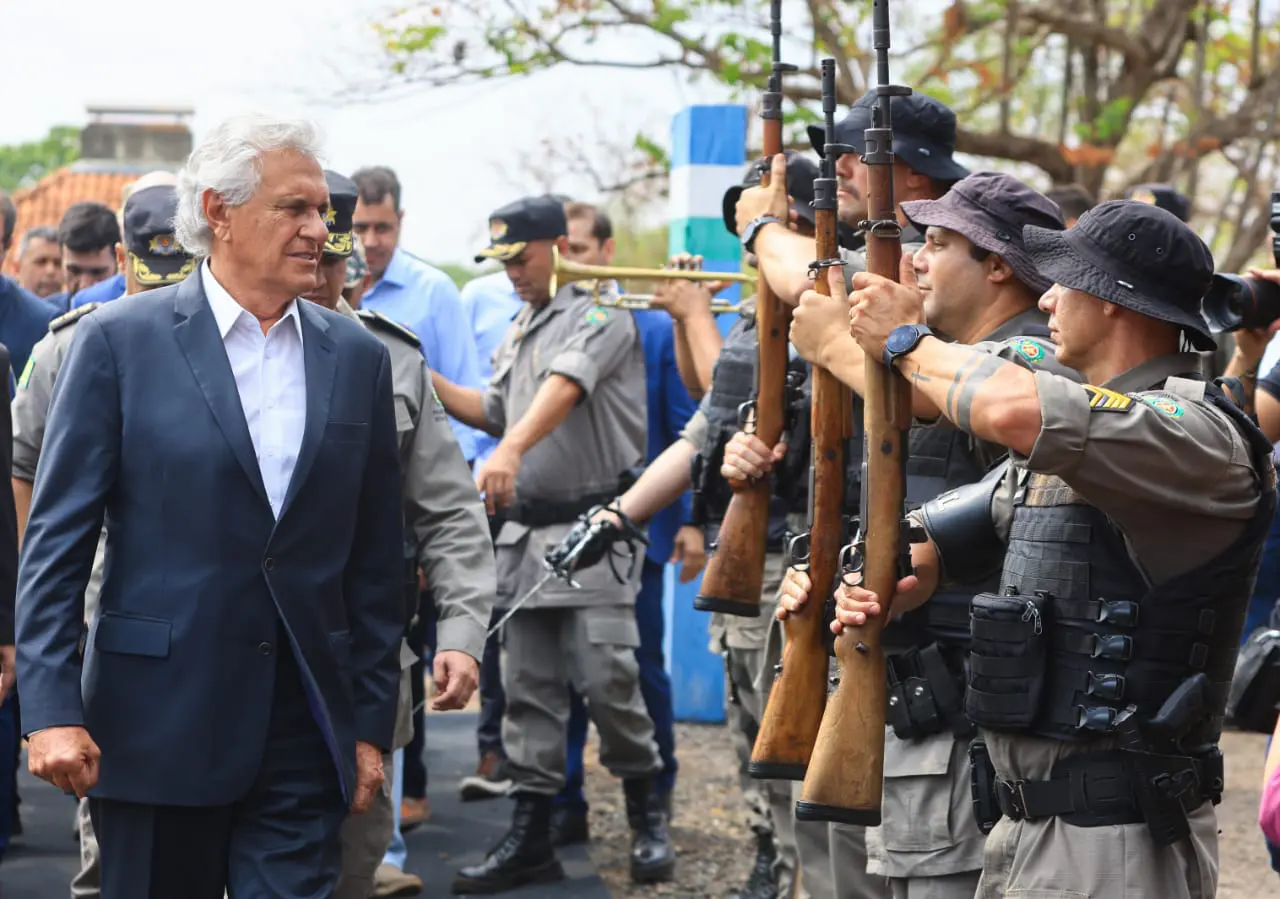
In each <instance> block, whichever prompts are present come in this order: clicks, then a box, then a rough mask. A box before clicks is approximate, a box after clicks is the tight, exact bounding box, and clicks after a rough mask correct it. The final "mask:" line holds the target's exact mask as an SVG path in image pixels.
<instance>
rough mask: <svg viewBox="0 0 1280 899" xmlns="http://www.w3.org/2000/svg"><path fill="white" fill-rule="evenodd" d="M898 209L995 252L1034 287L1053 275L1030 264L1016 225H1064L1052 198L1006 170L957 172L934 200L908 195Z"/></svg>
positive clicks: (922, 224)
mask: <svg viewBox="0 0 1280 899" xmlns="http://www.w3.org/2000/svg"><path fill="white" fill-rule="evenodd" d="M901 205H902V211H903V213H904V214H905V215H906V217H907V218H908V220H910V222H911V224H913V225H915V226H916V227H917V228H919V229H920V230H921V231H923V230H924V229H925V228H928V227H930V226H933V227H935V228H946V229H947V230H948V231H954V232H956V233H957V234H959V235H961V236H962V237H964V238H966V239H967V240H968V241H969V242H970V243H971V244H973V245H974V246H975V247H981V248H982V249H984V250H986V251H987V252H989V253H995V254H996V255H997V256H999V257H1000V258H1002V259H1004V261H1005V262H1007V263H1009V267H1010V268H1012V269H1013V273H1014V274H1015V275H1016V276H1017V278H1018V280H1019V281H1021V282H1022V283H1023V284H1025V285H1027V286H1028V287H1030V288H1031V289H1032V290H1034V291H1035V292H1036V293H1038V294H1039V293H1044V292H1045V291H1046V290H1048V289H1049V287H1050V286H1052V284H1053V281H1052V279H1050V278H1046V277H1045V276H1044V275H1043V274H1041V273H1040V271H1039V270H1038V269H1037V268H1036V264H1035V263H1034V262H1033V261H1032V260H1031V256H1030V255H1028V254H1027V247H1026V244H1025V243H1023V240H1022V229H1023V228H1024V227H1025V226H1027V225H1037V226H1039V227H1041V228H1047V229H1049V230H1051V231H1061V230H1062V229H1063V228H1065V227H1066V224H1065V223H1064V222H1063V221H1062V212H1061V210H1059V209H1058V206H1057V204H1056V203H1054V202H1053V201H1051V200H1050V199H1049V198H1048V197H1046V196H1045V195H1044V194H1042V193H1040V192H1039V191H1037V190H1034V189H1033V188H1031V187H1028V186H1027V185H1026V184H1023V183H1022V182H1021V181H1019V180H1018V179H1017V178H1015V177H1013V176H1012V175H1005V174H1003V173H1000V172H974V173H973V174H972V175H969V176H968V177H967V178H961V179H960V180H959V181H957V182H956V183H955V184H953V185H952V186H951V189H950V190H949V191H947V192H946V193H945V194H943V195H942V196H941V197H940V198H939V199H937V200H908V201H906V202H904V203H902V204H901Z"/></svg>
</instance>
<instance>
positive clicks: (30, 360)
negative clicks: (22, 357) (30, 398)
mask: <svg viewBox="0 0 1280 899" xmlns="http://www.w3.org/2000/svg"><path fill="white" fill-rule="evenodd" d="M35 370H36V357H35V356H28V357H27V364H26V365H24V366H22V377H20V378H19V379H18V386H19V387H21V388H22V389H23V390H26V388H27V385H28V384H30V383H31V373H32V372H33V371H35Z"/></svg>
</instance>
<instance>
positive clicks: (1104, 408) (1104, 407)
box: [1083, 384, 1133, 412]
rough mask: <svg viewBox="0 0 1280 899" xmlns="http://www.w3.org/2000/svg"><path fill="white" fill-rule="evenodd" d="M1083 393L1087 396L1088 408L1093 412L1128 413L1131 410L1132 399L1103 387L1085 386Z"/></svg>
mask: <svg viewBox="0 0 1280 899" xmlns="http://www.w3.org/2000/svg"><path fill="white" fill-rule="evenodd" d="M1083 386H1084V392H1085V393H1087V394H1088V395H1089V408H1090V409H1093V410H1094V411H1095V412H1128V411H1129V410H1130V409H1132V408H1133V397H1131V396H1126V395H1125V394H1123V393H1116V392H1115V391H1114V390H1108V389H1107V388H1105V387H1094V386H1093V385H1092V384H1085V385H1083Z"/></svg>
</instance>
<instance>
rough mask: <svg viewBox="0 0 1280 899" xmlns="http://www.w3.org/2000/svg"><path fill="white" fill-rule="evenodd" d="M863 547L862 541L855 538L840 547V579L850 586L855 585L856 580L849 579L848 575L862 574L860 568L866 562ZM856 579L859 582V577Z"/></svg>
mask: <svg viewBox="0 0 1280 899" xmlns="http://www.w3.org/2000/svg"><path fill="white" fill-rule="evenodd" d="M863 548H864V544H863V542H862V541H861V540H856V541H854V542H853V543H850V544H848V545H847V546H844V547H842V548H841V549H840V580H841V581H842V582H843V583H845V584H847V585H848V586H850V587H854V586H857V582H854V581H851V580H849V576H850V575H854V574H856V575H861V574H862V568H863V565H864V564H865V562H866V556H865V555H864V554H863ZM858 580H859V582H860V581H861V577H859V579H858Z"/></svg>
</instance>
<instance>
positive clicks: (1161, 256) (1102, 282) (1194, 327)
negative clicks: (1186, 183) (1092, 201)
mask: <svg viewBox="0 0 1280 899" xmlns="http://www.w3.org/2000/svg"><path fill="white" fill-rule="evenodd" d="M1022 238H1023V240H1024V241H1025V243H1026V245H1027V252H1028V253H1030V255H1031V258H1032V259H1033V260H1034V261H1035V264H1036V268H1038V269H1039V270H1040V273H1041V274H1042V275H1044V276H1045V277H1047V278H1052V279H1053V281H1054V282H1055V283H1057V284H1061V285H1062V286H1063V287H1069V288H1072V289H1074V290H1080V291H1083V292H1084V293H1088V294H1092V295H1093V296H1096V297H1099V298H1101V299H1104V300H1106V301H1107V302H1108V303H1114V304H1116V305H1117V306H1123V307H1125V308H1126V309H1132V310H1133V311H1134V312H1140V313H1141V314H1143V315H1146V316H1149V317H1150V318H1155V319H1159V320H1161V321H1166V322H1173V323H1174V324H1176V325H1180V326H1181V327H1182V330H1183V332H1184V333H1185V334H1186V335H1187V337H1188V339H1190V341H1191V343H1192V345H1193V346H1194V347H1195V348H1196V349H1197V350H1213V349H1216V348H1217V346H1218V345H1217V343H1216V342H1215V341H1214V339H1213V336H1212V335H1211V334H1210V333H1209V326H1208V323H1207V322H1206V321H1205V319H1204V317H1203V316H1202V315H1201V313H1200V301H1201V300H1202V299H1203V298H1204V295H1205V292H1206V291H1207V290H1208V289H1209V284H1210V282H1211V280H1212V278H1213V254H1211V253H1210V252H1209V248H1208V247H1207V246H1205V243H1204V241H1203V240H1201V239H1200V238H1199V237H1198V236H1196V233H1195V232H1194V231H1192V230H1191V229H1190V228H1188V227H1187V226H1186V225H1185V224H1184V223H1183V222H1182V221H1181V220H1180V219H1179V218H1178V217H1177V216H1176V215H1174V214H1173V213H1171V212H1168V211H1166V210H1164V209H1161V208H1160V207H1158V206H1152V205H1149V204H1147V203H1142V202H1139V201H1136V200H1112V201H1111V202H1109V203H1102V204H1101V205H1098V206H1095V207H1094V208H1092V209H1090V210H1089V211H1088V212H1086V213H1085V214H1084V215H1082V216H1081V217H1080V220H1079V221H1077V222H1076V224H1075V227H1074V228H1070V229H1068V230H1066V231H1053V230H1050V229H1048V228H1039V227H1036V226H1035V225H1027V226H1026V227H1025V228H1023V229H1022Z"/></svg>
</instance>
